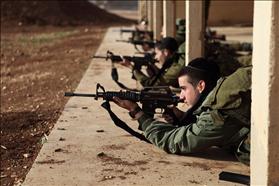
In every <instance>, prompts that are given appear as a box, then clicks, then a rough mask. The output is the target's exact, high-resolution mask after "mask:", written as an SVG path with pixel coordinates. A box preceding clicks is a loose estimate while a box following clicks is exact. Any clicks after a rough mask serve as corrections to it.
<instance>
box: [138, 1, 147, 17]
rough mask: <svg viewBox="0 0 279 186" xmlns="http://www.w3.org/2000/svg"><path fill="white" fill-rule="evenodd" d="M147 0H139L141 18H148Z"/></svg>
mask: <svg viewBox="0 0 279 186" xmlns="http://www.w3.org/2000/svg"><path fill="white" fill-rule="evenodd" d="M146 3H147V2H146V0H145V1H138V7H139V9H138V11H139V13H138V15H139V20H140V19H142V18H147V5H146Z"/></svg>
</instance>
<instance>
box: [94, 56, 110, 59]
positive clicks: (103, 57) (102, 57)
mask: <svg viewBox="0 0 279 186" xmlns="http://www.w3.org/2000/svg"><path fill="white" fill-rule="evenodd" d="M92 58H101V59H106V58H107V57H106V56H93V57H92Z"/></svg>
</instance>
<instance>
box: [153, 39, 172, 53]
mask: <svg viewBox="0 0 279 186" xmlns="http://www.w3.org/2000/svg"><path fill="white" fill-rule="evenodd" d="M155 47H156V48H158V49H159V50H163V49H168V50H170V51H172V52H175V51H176V50H177V49H178V44H177V42H176V40H175V39H174V38H173V37H164V38H163V39H162V40H161V41H158V42H156V44H155Z"/></svg>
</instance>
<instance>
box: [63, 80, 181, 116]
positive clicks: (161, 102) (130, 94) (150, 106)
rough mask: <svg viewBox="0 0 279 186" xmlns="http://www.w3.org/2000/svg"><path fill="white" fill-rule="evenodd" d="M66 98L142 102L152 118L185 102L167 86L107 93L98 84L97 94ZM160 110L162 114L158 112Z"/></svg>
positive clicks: (67, 93) (70, 94) (69, 94)
mask: <svg viewBox="0 0 279 186" xmlns="http://www.w3.org/2000/svg"><path fill="white" fill-rule="evenodd" d="M99 89H101V91H99ZM65 96H81V97H93V98H94V99H95V100H98V99H99V98H102V99H103V100H105V101H113V97H119V98H120V99H124V100H130V101H133V102H140V103H141V104H142V110H143V111H144V112H145V113H147V114H149V115H151V116H153V115H154V114H162V113H163V112H168V111H169V110H168V107H169V106H176V105H177V104H178V103H180V102H183V101H182V100H181V99H179V97H178V96H176V95H175V94H173V93H172V92H171V89H170V88H169V87H167V86H158V87H156V86H155V87H145V88H144V89H143V90H141V91H105V88H104V87H103V86H101V85H100V84H99V83H98V84H97V85H96V94H85V93H74V92H65ZM158 109H159V111H160V112H158Z"/></svg>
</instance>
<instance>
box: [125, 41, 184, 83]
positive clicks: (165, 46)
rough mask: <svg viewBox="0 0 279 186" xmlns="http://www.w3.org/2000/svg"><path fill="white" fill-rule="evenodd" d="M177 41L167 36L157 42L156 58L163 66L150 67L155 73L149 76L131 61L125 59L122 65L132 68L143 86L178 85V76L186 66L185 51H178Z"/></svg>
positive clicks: (135, 76)
mask: <svg viewBox="0 0 279 186" xmlns="http://www.w3.org/2000/svg"><path fill="white" fill-rule="evenodd" d="M177 50H178V46H177V42H176V41H175V39H174V38H172V37H165V38H163V39H162V40H161V41H159V42H157V43H156V44H155V59H156V60H158V61H159V63H160V65H161V66H162V68H160V69H159V68H158V67H156V66H155V65H152V66H151V67H150V69H151V71H152V72H153V74H150V76H147V75H146V74H144V73H143V72H142V71H141V70H139V69H136V68H134V67H133V65H132V64H131V62H130V61H128V60H127V59H124V61H123V62H122V63H121V64H122V65H124V66H126V67H128V68H130V69H132V73H133V76H134V78H135V79H136V80H137V81H139V82H140V84H141V85H142V86H155V85H156V86H158V85H159V86H173V87H178V82H177V77H178V74H179V72H180V70H181V69H182V68H183V67H184V66H185V53H178V52H177Z"/></svg>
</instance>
